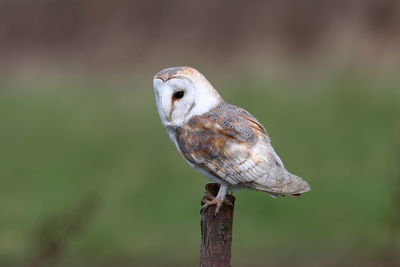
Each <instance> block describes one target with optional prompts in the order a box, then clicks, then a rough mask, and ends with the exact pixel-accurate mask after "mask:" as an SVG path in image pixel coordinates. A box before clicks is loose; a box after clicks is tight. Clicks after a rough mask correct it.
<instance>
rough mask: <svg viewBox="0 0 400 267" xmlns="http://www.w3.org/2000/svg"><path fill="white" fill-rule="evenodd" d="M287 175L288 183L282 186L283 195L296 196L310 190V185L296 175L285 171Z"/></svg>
mask: <svg viewBox="0 0 400 267" xmlns="http://www.w3.org/2000/svg"><path fill="white" fill-rule="evenodd" d="M287 175H288V176H289V183H288V184H287V185H285V186H284V190H283V192H282V193H283V195H291V196H293V197H298V196H300V194H302V193H306V192H308V191H310V190H311V187H310V185H309V184H308V183H307V182H306V181H304V180H303V179H302V178H300V177H299V176H297V175H294V174H291V173H289V172H287Z"/></svg>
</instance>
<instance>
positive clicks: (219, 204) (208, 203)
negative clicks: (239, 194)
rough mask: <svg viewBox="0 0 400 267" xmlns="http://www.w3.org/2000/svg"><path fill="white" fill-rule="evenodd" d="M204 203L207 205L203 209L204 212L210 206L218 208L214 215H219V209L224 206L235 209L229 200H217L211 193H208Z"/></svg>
mask: <svg viewBox="0 0 400 267" xmlns="http://www.w3.org/2000/svg"><path fill="white" fill-rule="evenodd" d="M203 202H205V203H206V204H204V205H203V206H202V207H201V210H202V211H204V210H206V209H207V208H208V207H210V206H214V205H215V206H216V208H215V212H214V215H217V214H218V212H219V209H220V208H221V207H222V204H225V205H227V206H230V207H233V204H232V202H230V201H229V200H228V199H227V198H224V199H219V198H216V197H215V196H213V195H212V194H210V193H207V194H206V195H205V198H204V199H203Z"/></svg>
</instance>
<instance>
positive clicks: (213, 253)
mask: <svg viewBox="0 0 400 267" xmlns="http://www.w3.org/2000/svg"><path fill="white" fill-rule="evenodd" d="M205 187H206V194H207V193H209V194H212V195H213V196H216V195H217V193H218V190H219V184H217V183H210V184H206V186H205ZM205 198H206V196H204V197H203V200H202V201H201V205H204V204H205V202H204V200H205ZM226 198H227V199H228V200H229V201H230V202H231V203H232V206H228V205H226V204H223V205H222V207H221V209H220V210H219V212H218V214H217V215H214V212H215V206H210V207H208V208H207V209H206V210H202V211H201V212H200V214H201V248H200V267H228V266H231V263H230V262H231V244H232V223H233V210H234V204H235V198H234V197H233V196H232V195H226Z"/></svg>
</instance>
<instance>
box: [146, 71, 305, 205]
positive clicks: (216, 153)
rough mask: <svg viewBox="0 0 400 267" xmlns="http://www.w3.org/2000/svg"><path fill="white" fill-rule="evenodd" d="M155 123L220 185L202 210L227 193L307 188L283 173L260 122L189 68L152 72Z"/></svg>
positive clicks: (291, 191) (290, 192)
mask: <svg viewBox="0 0 400 267" xmlns="http://www.w3.org/2000/svg"><path fill="white" fill-rule="evenodd" d="M153 82H154V91H155V95H156V103H157V109H158V113H159V115H160V118H161V122H162V124H163V125H164V127H165V128H166V130H167V133H168V135H169V137H170V138H171V140H172V141H173V142H174V144H175V146H176V148H177V149H178V150H179V152H180V153H181V154H182V155H183V157H184V158H185V159H186V161H187V162H188V163H189V165H191V166H192V167H194V168H196V169H197V170H198V171H199V172H200V173H202V174H204V175H205V176H207V177H208V178H210V179H211V180H213V181H215V182H217V183H219V184H220V189H219V192H218V194H217V196H216V197H214V196H208V197H207V198H208V199H207V201H206V203H205V205H204V206H203V207H202V209H207V208H208V207H209V206H212V205H215V206H216V208H215V213H218V210H219V209H220V207H221V206H222V205H223V203H226V204H228V205H229V204H230V203H229V202H227V200H225V195H226V194H227V192H229V191H236V190H238V189H244V188H249V189H254V190H258V191H262V192H266V193H267V194H269V195H270V196H272V197H277V196H285V195H289V196H299V195H300V194H302V193H305V192H308V191H310V190H311V188H310V186H309V185H308V183H307V182H306V181H304V180H303V179H302V178H300V177H299V176H296V175H293V174H291V173H290V172H288V171H287V170H286V169H285V167H284V165H283V162H282V160H281V159H280V158H279V156H278V155H277V154H276V153H275V151H274V149H273V147H272V145H271V139H270V137H269V136H268V133H267V131H266V130H265V128H264V126H263V125H262V124H261V123H260V122H259V121H258V120H257V119H256V118H254V117H253V116H252V115H251V114H250V113H249V112H247V111H246V110H244V109H242V108H240V107H236V106H234V105H231V104H228V103H227V102H225V101H224V100H223V99H222V97H221V96H220V95H219V93H218V92H217V91H216V90H215V89H214V87H213V86H212V85H211V84H210V83H209V82H208V80H207V79H206V78H205V77H204V76H203V75H202V74H201V73H200V72H199V71H197V70H196V69H194V68H191V67H172V68H167V69H164V70H162V71H160V72H158V73H157V74H156V75H155V76H154V80H153Z"/></svg>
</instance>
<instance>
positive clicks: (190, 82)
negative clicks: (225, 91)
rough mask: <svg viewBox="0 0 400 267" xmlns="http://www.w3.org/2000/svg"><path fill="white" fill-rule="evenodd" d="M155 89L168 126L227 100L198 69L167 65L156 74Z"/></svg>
mask: <svg viewBox="0 0 400 267" xmlns="http://www.w3.org/2000/svg"><path fill="white" fill-rule="evenodd" d="M154 91H155V94H156V102H157V108H158V112H159V114H160V118H161V121H162V123H163V125H164V126H166V127H179V126H181V125H182V124H183V123H184V122H186V121H188V120H189V119H190V118H191V117H192V116H195V115H201V114H203V113H206V112H208V111H210V110H211V109H212V108H214V107H216V106H217V105H218V104H219V103H221V102H222V101H223V100H222V98H221V96H220V95H219V94H218V92H217V91H216V90H215V89H214V87H213V86H212V85H211V84H210V83H209V82H208V81H207V79H206V78H205V77H204V76H203V75H202V74H201V73H200V72H198V71H197V70H196V69H194V68H191V67H172V68H167V69H164V70H162V71H160V72H159V73H157V74H156V75H155V76H154Z"/></svg>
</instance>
